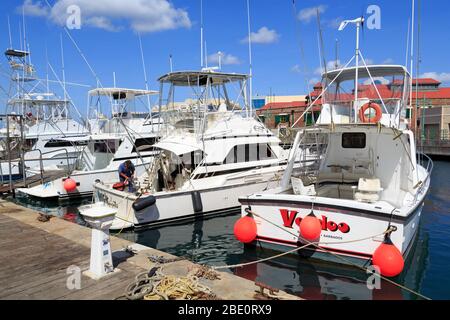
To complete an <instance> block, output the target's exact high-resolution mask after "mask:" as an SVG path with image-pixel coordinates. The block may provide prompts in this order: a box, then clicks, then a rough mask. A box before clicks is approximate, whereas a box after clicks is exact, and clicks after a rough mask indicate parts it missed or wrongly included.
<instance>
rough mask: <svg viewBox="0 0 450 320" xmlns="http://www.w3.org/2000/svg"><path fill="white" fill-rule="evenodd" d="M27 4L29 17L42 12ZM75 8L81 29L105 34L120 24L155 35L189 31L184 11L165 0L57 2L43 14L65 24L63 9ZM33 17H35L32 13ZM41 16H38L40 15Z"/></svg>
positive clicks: (71, 0) (36, 5)
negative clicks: (98, 30) (79, 18)
mask: <svg viewBox="0 0 450 320" xmlns="http://www.w3.org/2000/svg"><path fill="white" fill-rule="evenodd" d="M25 3H28V4H29V7H30V8H34V9H30V10H29V14H33V12H35V13H36V12H38V11H37V10H36V8H40V9H41V11H39V12H42V13H43V12H44V11H46V9H44V6H43V4H42V2H41V1H39V2H36V4H33V3H32V0H26V1H25ZM70 5H77V6H78V7H80V11H81V24H82V25H81V27H83V26H85V25H86V26H90V27H94V28H100V29H105V30H108V31H116V30H120V29H122V28H123V27H124V23H125V24H128V26H129V27H130V28H131V29H132V30H134V31H137V32H142V33H145V32H156V31H162V30H172V29H177V28H190V27H191V20H190V19H189V15H188V13H187V11H186V10H184V9H179V8H175V7H174V6H173V4H172V3H171V1H169V0H126V1H124V0H57V1H56V3H55V4H54V6H53V7H52V9H51V10H50V12H48V11H47V13H48V14H47V15H48V17H49V19H50V20H51V21H53V22H54V23H56V24H59V25H65V24H66V20H67V17H68V14H67V11H66V10H67V8H68V7H69V6H70ZM35 15H36V14H35ZM43 15H44V14H41V16H43Z"/></svg>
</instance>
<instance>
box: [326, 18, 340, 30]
mask: <svg viewBox="0 0 450 320" xmlns="http://www.w3.org/2000/svg"><path fill="white" fill-rule="evenodd" d="M342 21H344V18H342V17H337V18H334V19H331V20H326V21H325V23H326V25H327V26H328V27H330V28H331V29H338V28H339V26H340V25H341V22H342Z"/></svg>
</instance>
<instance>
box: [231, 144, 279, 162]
mask: <svg viewBox="0 0 450 320" xmlns="http://www.w3.org/2000/svg"><path fill="white" fill-rule="evenodd" d="M275 158H276V156H275V154H274V153H273V151H272V149H271V148H270V145H269V144H267V143H252V144H242V145H238V146H234V147H233V149H231V150H230V152H229V153H228V155H227V157H226V158H225V160H224V162H223V163H224V164H227V163H228V164H229V163H241V162H251V161H259V160H269V159H275Z"/></svg>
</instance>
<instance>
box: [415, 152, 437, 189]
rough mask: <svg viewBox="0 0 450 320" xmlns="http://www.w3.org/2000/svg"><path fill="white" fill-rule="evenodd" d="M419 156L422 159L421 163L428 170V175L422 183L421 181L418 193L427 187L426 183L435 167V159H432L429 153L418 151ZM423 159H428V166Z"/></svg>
mask: <svg viewBox="0 0 450 320" xmlns="http://www.w3.org/2000/svg"><path fill="white" fill-rule="evenodd" d="M417 158H418V159H421V161H420V165H422V166H423V167H424V168H425V171H426V173H427V176H426V178H425V179H424V180H423V181H422V183H421V185H420V187H419V190H418V192H417V193H416V195H418V194H420V193H421V192H422V190H423V189H424V188H425V185H426V183H427V182H428V180H429V179H430V177H431V173H432V172H433V168H434V163H433V160H432V159H431V158H430V157H429V156H428V155H426V154H425V153H418V154H417ZM423 160H425V161H426V166H424V161H423Z"/></svg>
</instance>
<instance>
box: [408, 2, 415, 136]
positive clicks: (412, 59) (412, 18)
mask: <svg viewBox="0 0 450 320" xmlns="http://www.w3.org/2000/svg"><path fill="white" fill-rule="evenodd" d="M415 10H416V3H415V0H412V2H411V47H410V48H409V49H410V66H409V67H410V73H411V77H410V78H411V80H410V88H409V90H410V92H409V101H410V106H411V109H413V108H414V117H413V118H414V119H413V120H414V136H417V108H415V107H414V106H413V101H412V99H413V97H412V94H413V83H414V80H413V79H414V23H415V21H414V18H415V15H416V12H415ZM416 100H417V97H416Z"/></svg>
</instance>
